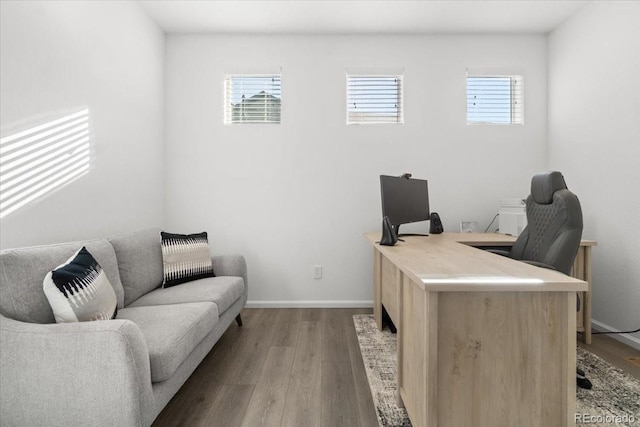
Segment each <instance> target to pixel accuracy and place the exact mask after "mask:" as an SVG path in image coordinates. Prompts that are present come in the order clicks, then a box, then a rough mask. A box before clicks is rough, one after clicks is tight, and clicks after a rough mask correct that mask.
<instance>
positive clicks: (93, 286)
mask: <svg viewBox="0 0 640 427" xmlns="http://www.w3.org/2000/svg"><path fill="white" fill-rule="evenodd" d="M42 287H43V289H44V293H45V295H46V297H47V300H48V301H49V305H51V309H52V310H53V315H54V317H55V319H56V322H57V323H68V322H86V321H89V320H109V319H113V318H115V317H116V312H117V310H118V307H117V304H118V301H117V298H116V292H115V291H114V290H113V286H111V283H110V282H109V279H107V275H106V274H105V272H104V270H102V267H101V266H100V264H98V261H96V259H95V258H94V257H93V256H92V255H91V254H90V253H89V251H88V250H87V248H85V247H82V248H81V249H79V250H78V251H77V252H76V253H75V254H73V256H72V257H71V258H69V259H68V260H67V262H65V263H64V264H62V265H59V266H58V267H56V269H55V270H53V271H50V272H49V273H47V275H46V276H45V278H44V281H43V284H42Z"/></svg>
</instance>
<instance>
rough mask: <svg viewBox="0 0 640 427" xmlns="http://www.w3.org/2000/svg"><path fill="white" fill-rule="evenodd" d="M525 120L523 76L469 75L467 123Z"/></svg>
mask: <svg viewBox="0 0 640 427" xmlns="http://www.w3.org/2000/svg"><path fill="white" fill-rule="evenodd" d="M482 123H484V124H520V125H521V124H524V87H523V78H522V76H467V124H482Z"/></svg>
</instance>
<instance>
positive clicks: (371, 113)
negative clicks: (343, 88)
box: [347, 75, 404, 125]
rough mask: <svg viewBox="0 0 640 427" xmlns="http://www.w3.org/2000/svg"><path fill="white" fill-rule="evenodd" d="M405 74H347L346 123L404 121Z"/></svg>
mask: <svg viewBox="0 0 640 427" xmlns="http://www.w3.org/2000/svg"><path fill="white" fill-rule="evenodd" d="M402 104H403V99H402V75H392V76H389V75H347V124H348V125H352V124H368V123H404V115H403V108H402Z"/></svg>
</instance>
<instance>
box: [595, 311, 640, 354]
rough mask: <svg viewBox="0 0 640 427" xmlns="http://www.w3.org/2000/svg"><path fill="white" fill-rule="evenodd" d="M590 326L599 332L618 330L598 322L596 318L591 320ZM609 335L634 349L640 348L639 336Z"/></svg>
mask: <svg viewBox="0 0 640 427" xmlns="http://www.w3.org/2000/svg"><path fill="white" fill-rule="evenodd" d="M591 327H592V328H593V329H594V330H597V331H599V332H620V331H619V330H617V329H616V328H612V327H611V326H609V325H607V324H605V323H602V322H598V321H597V320H593V319H592V320H591ZM609 336H610V337H612V338H615V339H617V340H618V341H622V342H623V343H625V344H627V345H629V346H631V347H633V348H635V349H636V350H640V338H636V337H634V336H632V335H631V334H613V335H609Z"/></svg>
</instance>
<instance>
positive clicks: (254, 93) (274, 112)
mask: <svg viewBox="0 0 640 427" xmlns="http://www.w3.org/2000/svg"><path fill="white" fill-rule="evenodd" d="M281 100H282V93H281V76H280V74H263V75H238V74H231V75H229V74H227V75H225V78H224V124H226V125H229V124H239V123H276V124H279V123H280V115H281V114H280V111H281V110H280V108H281Z"/></svg>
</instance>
